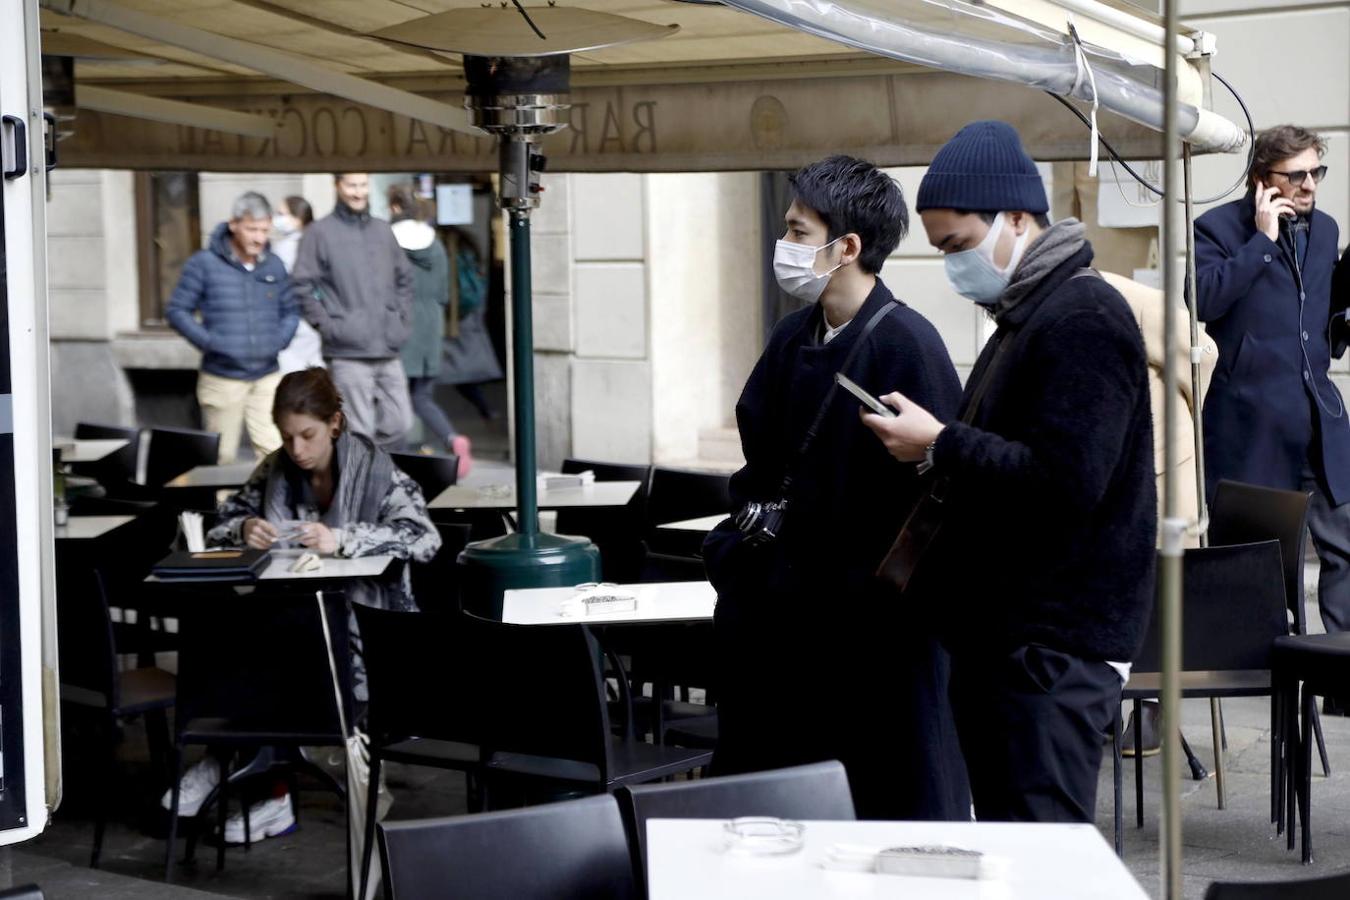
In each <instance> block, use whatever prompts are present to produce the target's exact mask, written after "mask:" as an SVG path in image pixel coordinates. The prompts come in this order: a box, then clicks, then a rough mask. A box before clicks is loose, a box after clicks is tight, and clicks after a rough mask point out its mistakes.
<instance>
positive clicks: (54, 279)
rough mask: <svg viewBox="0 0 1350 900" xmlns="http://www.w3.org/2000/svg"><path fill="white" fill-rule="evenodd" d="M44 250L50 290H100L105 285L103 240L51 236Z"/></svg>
mask: <svg viewBox="0 0 1350 900" xmlns="http://www.w3.org/2000/svg"><path fill="white" fill-rule="evenodd" d="M47 247H48V249H47V252H48V254H49V256H50V257H51V261H52V266H51V270H50V273H49V276H48V277H49V278H50V279H51V280H50V285H51V287H52V288H85V289H89V290H95V289H97V290H102V289H103V288H104V287H105V286H106V284H107V282H106V281H105V277H106V276H105V271H106V267H105V266H104V260H103V239H102V238H96V237H93V238H90V237H58V236H56V235H53V236H52V237H51V239H50V240H49V241H48V244H47Z"/></svg>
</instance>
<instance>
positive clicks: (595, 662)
mask: <svg viewBox="0 0 1350 900" xmlns="http://www.w3.org/2000/svg"><path fill="white" fill-rule="evenodd" d="M468 618H470V619H473V620H474V622H475V624H476V625H478V626H479V627H478V631H479V634H478V635H477V636H476V637H475V645H476V647H477V652H478V655H479V657H480V658H481V659H483V660H486V661H490V662H489V663H488V665H490V666H491V668H487V669H485V670H483V672H482V675H481V676H480V680H479V685H480V687H481V690H482V692H483V704H484V708H485V710H486V712H485V719H484V723H483V729H484V737H483V741H482V743H483V745H484V746H487V747H491V748H492V750H494V751H497V752H502V753H520V754H526V755H529V756H540V757H551V758H554V759H562V760H573V761H576V762H581V763H587V764H590V765H593V766H595V767H596V769H597V770H598V772H597V780H598V781H599V782H600V783H604V781H605V780H607V779H608V777H609V772H610V770H611V766H610V761H609V750H610V738H609V736H610V722H609V710H608V707H607V705H606V703H605V693H604V680H603V677H602V674H601V668H600V649H599V645H598V644H597V643H596V640H595V638H594V636H593V635H592V634H591V633H590V631H588V630H587V629H586V628H584V627H583V626H581V625H570V624H569V625H548V626H520V625H505V624H502V623H501V622H493V621H490V620H487V619H475V618H474V617H472V616H470V617H468Z"/></svg>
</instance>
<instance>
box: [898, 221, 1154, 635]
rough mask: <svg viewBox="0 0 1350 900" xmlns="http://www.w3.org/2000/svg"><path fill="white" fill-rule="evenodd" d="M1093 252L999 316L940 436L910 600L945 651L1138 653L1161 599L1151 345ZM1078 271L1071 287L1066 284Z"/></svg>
mask: <svg viewBox="0 0 1350 900" xmlns="http://www.w3.org/2000/svg"><path fill="white" fill-rule="evenodd" d="M1091 263H1092V248H1091V246H1090V245H1084V247H1083V248H1082V249H1081V250H1080V251H1079V252H1078V253H1077V254H1075V255H1074V256H1073V257H1072V258H1071V259H1069V260H1068V261H1067V262H1065V263H1063V264H1062V265H1060V266H1059V267H1058V268H1056V269H1055V270H1053V271H1052V272H1051V273H1050V274H1049V275H1047V276H1045V278H1044V279H1043V280H1042V281H1041V283H1040V284H1039V285H1038V286H1037V287H1036V288H1035V289H1034V290H1033V291H1032V292H1031V293H1030V294H1029V295H1027V296H1026V297H1025V298H1024V299H1023V300H1022V301H1021V302H1020V303H1019V304H1018V305H1017V306H1015V307H1013V308H1012V309H1011V310H1009V311H1008V312H1007V313H1006V314H1004V315H1003V316H1002V317H1001V319H1000V321H999V327H998V331H997V332H996V333H995V335H994V337H993V338H992V339H991V340H990V342H989V344H988V345H987V346H986V347H985V349H984V352H983V353H982V354H981V355H980V358H979V360H978V361H977V362H976V363H975V369H974V371H973V372H972V373H971V376H970V379H969V381H968V382H967V385H966V388H967V391H966V396H965V398H963V400H962V412H963V413H964V411H965V406H966V404H968V403H969V402H970V393H971V391H972V389H973V387H974V386H975V385H977V384H979V382H980V380H981V378H982V377H983V374H984V372H985V370H986V369H987V368H988V366H989V363H990V359H991V358H992V356H993V354H994V352H995V349H996V348H997V346H998V344H999V342H1001V341H1004V340H1015V343H1013V344H1012V345H1010V346H1009V348H1008V350H1007V351H1006V352H1005V354H1004V356H1003V359H1002V360H1001V361H1000V362H999V365H998V367H997V368H996V369H995V370H994V373H993V376H992V378H993V381H992V382H990V387H989V388H988V391H987V393H986V395H985V397H984V400H983V402H982V403H981V405H980V407H979V410H978V413H977V414H976V416H975V418H974V421H973V422H972V423H971V424H970V425H964V424H961V423H960V422H957V423H953V424H951V425H949V426H948V427H947V428H945V429H943V431H942V434H941V435H940V436H939V438H938V441H937V446H936V447H935V450H934V462H935V466H934V470H933V475H934V476H939V475H940V476H942V477H943V478H945V479H948V481H949V484H950V487H949V491H948V494H947V501H946V503H945V509H946V513H945V518H944V521H943V525H942V529H941V531H940V532H939V533H938V536H937V538H936V539H935V540H934V542H933V544H932V545H931V546H930V548H929V551H928V555H927V556H925V557H924V558H923V560H922V561H921V562H920V564H919V569H918V572H917V573H916V575H915V581H914V582H912V583H911V588H910V591H909V592H908V593H907V596H910V595H911V594H913V595H915V599H916V600H919V599H921V600H922V605H923V606H924V607H925V608H927V609H931V610H934V611H935V613H936V615H937V616H938V621H939V627H940V629H941V631H942V634H943V636H944V640H945V641H946V643H947V645H948V648H949V649H951V650H952V652H953V654H956V653H958V652H960V651H962V650H967V649H975V650H977V651H978V652H981V653H988V654H993V653H1000V652H1003V653H1006V652H1011V651H1012V650H1013V649H1015V648H1017V647H1020V646H1023V645H1026V644H1033V643H1034V644H1042V645H1044V646H1047V647H1050V648H1052V649H1055V650H1059V651H1062V652H1064V653H1069V654H1072V655H1074V656H1079V657H1082V658H1084V659H1090V660H1109V661H1129V660H1131V659H1133V657H1134V654H1135V652H1136V651H1137V650H1138V648H1139V644H1140V642H1141V640H1142V638H1143V631H1144V626H1145V624H1146V623H1147V618H1148V614H1149V611H1150V609H1151V598H1152V594H1153V585H1154V579H1153V569H1154V547H1155V541H1156V536H1157V508H1156V490H1155V487H1154V472H1153V431H1152V417H1151V412H1150V408H1149V384H1148V366H1147V360H1146V356H1145V353H1144V343H1143V338H1142V337H1141V335H1140V333H1139V326H1138V325H1137V324H1136V323H1135V320H1134V317H1133V315H1131V313H1130V309H1129V307H1128V306H1126V304H1125V301H1124V299H1123V298H1122V297H1121V296H1120V294H1119V293H1117V291H1116V289H1115V288H1113V287H1111V286H1110V285H1109V284H1107V283H1106V282H1105V281H1103V280H1102V279H1100V278H1097V277H1092V276H1082V277H1078V278H1072V276H1073V275H1074V274H1075V273H1076V272H1078V270H1079V269H1081V268H1082V267H1085V266H1089V265H1091ZM1071 278H1072V280H1070V279H1071Z"/></svg>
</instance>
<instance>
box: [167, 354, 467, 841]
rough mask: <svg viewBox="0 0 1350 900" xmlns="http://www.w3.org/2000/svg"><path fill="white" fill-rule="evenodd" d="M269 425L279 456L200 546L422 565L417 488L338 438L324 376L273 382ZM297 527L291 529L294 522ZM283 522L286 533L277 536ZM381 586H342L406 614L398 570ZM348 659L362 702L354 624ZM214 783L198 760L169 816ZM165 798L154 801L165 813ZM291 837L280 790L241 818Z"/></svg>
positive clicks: (430, 530)
mask: <svg viewBox="0 0 1350 900" xmlns="http://www.w3.org/2000/svg"><path fill="white" fill-rule="evenodd" d="M272 419H273V421H275V422H276V425H277V428H278V430H280V431H281V437H282V445H281V449H280V450H277V451H275V452H274V453H272V454H270V455H269V456H267V457H266V458H265V459H264V460H263V461H262V462H261V463H260V464H259V465H258V468H257V469H255V470H254V472H253V474H252V475H250V476H249V479H248V483H247V484H245V485H244V486H243V488H242V489H240V491H239V492H238V493H237V494H235V495H234V496H232V497H230V498H228V499H227V500H225V501H224V502H223V503H221V504H220V507H219V509H218V510H217V513H218V516H219V519H218V523H217V524H216V526H215V527H214V528H212V529H211V531H210V532H208V534H207V538H206V540H207V543H208V544H209V545H215V546H221V545H234V546H238V545H240V544H247V545H248V546H250V547H254V548H256V549H259V550H266V549H268V548H270V547H272V546H273V545H274V544H276V543H277V542H278V541H280V540H281V539H282V538H283V537H285V538H287V539H288V540H290V541H294V542H296V543H299V544H300V545H302V546H304V547H307V548H309V549H310V550H312V551H313V552H315V553H319V554H323V555H336V556H341V557H355V556H393V557H395V558H397V559H401V560H413V561H416V562H427V561H429V560H430V559H431V558H432V557H433V556H435V555H436V551H437V550H439V549H440V547H441V536H440V533H439V532H437V530H436V526H435V525H433V524H432V523H431V520H430V519H429V518H428V517H427V507H426V502H425V501H424V500H423V499H422V490H421V488H419V487H418V486H417V483H416V482H415V481H413V480H412V479H411V478H409V477H408V476H407V475H405V474H404V473H403V472H402V471H401V470H400V469H398V468H397V467H396V466H395V465H394V462H393V460H392V459H390V457H389V454H388V453H385V452H384V451H383V450H381V449H379V448H378V447H376V446H375V444H374V443H373V442H372V441H371V440H370V439H369V438H367V437H365V436H364V435H359V434H353V433H352V432H350V431H348V430H347V424H346V420H345V418H344V417H343V415H342V395H341V394H339V393H338V390H337V388H336V387H335V386H334V385H333V381H332V378H330V377H329V375H328V370H326V369H318V368H311V369H304V370H302V371H299V372H292V373H290V374H289V375H287V376H286V377H284V378H282V379H281V383H280V384H279V385H278V386H277V392H276V396H275V398H274V399H273V402H272ZM297 522H299V523H302V524H298V525H295V524H294V523H297ZM283 523H285V524H287V525H289V526H293V527H294V531H293V532H292V533H287V534H285V535H283V534H282V532H281V526H282V525H283ZM398 568H399V571H398V572H397V573H396V574H392V575H391V577H389V578H386V579H382V580H380V579H361V580H356V581H351V582H348V583H347V584H345V585H344V586H343V590H344V592H345V593H346V595H347V598H348V599H349V600H350V601H351V602H353V603H365V604H367V605H370V606H379V607H383V608H385V609H401V610H415V609H416V608H417V604H416V602H415V600H414V599H413V595H412V587H411V580H410V575H409V572H408V567H407V566H406V565H403V566H399V567H398ZM349 627H350V628H351V634H352V645H353V646H352V649H353V651H354V658H353V666H352V669H353V671H352V675H353V679H354V680H355V682H356V683H355V685H354V688H353V693H354V694H355V696H356V698H357V699H358V700H364V699H365V684H364V681H365V677H364V676H365V672H364V668H363V667H362V665H361V663H360V656H359V653H360V643H359V635H358V634H357V632H356V626H355V618H354V617H353V618H352V619H351V620H349ZM219 781H220V764H219V762H218V761H217V760H216V759H215V757H213V756H209V755H208V756H207V757H206V758H204V759H202V760H201V761H200V762H198V763H197V764H196V765H194V766H193V767H192V768H190V769H188V770H187V772H185V773H184V774H183V778H182V781H181V782H180V784H179V797H178V813H179V815H181V816H195V815H196V814H197V812H198V810H200V809H201V805H202V802H203V801H204V800H205V799H206V797H207V795H208V794H210V793H211V790H212V788H214V787H215V786H216V784H217V783H219ZM171 798H172V792H171V791H166V792H165V794H164V798H163V800H162V801H161V803H162V805H163V806H164V808H165V809H168V808H169V805H170V802H171ZM294 828H295V814H294V810H293V808H292V806H291V798H290V796H289V795H288V793H287V791H286V790H285V785H284V784H279V785H277V789H276V790H275V791H274V794H273V797H272V798H271V799H269V800H266V801H263V802H261V803H257V804H254V805H252V806H251V807H250V809H249V831H250V835H249V840H250V841H258V840H261V839H263V838H267V837H274V836H276V835H280V834H287V833H289V832H290V831H292V830H293V829H294ZM223 838H224V840H225V842H226V843H229V844H239V843H243V841H244V817H243V815H242V814H235V815H234V816H232V817H231V818H230V819H229V820H228V821H227V822H226V823H225V834H224V835H223Z"/></svg>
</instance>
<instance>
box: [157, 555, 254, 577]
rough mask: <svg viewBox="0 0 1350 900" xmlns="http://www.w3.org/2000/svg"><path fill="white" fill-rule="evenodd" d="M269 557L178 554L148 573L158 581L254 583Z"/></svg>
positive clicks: (169, 557)
mask: <svg viewBox="0 0 1350 900" xmlns="http://www.w3.org/2000/svg"><path fill="white" fill-rule="evenodd" d="M270 557H271V553H270V551H267V550H253V549H240V550H202V551H197V552H193V551H190V550H181V551H178V552H176V553H170V554H169V555H168V556H166V557H164V558H163V559H161V560H160V561H159V562H157V563H155V565H154V567H153V568H152V569H151V570H150V571H151V573H152V574H153V575H154V576H155V577H156V578H157V579H159V580H160V581H256V580H257V578H258V574H259V573H260V572H262V570H263V569H265V568H266V567H267V562H268V559H269V558H270Z"/></svg>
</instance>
